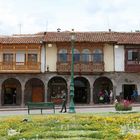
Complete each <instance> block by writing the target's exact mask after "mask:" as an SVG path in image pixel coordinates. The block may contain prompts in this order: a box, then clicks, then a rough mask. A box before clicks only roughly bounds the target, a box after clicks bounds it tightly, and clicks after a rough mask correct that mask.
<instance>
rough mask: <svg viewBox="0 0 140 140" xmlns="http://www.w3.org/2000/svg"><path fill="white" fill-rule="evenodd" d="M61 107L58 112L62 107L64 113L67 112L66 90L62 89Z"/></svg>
mask: <svg viewBox="0 0 140 140" xmlns="http://www.w3.org/2000/svg"><path fill="white" fill-rule="evenodd" d="M62 100H63V102H62V108H61V111H60V113H62V111H63V109H65V111H64V113H65V112H67V108H66V92H65V91H64V90H62Z"/></svg>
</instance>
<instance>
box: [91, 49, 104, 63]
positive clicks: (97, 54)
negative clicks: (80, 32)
mask: <svg viewBox="0 0 140 140" xmlns="http://www.w3.org/2000/svg"><path fill="white" fill-rule="evenodd" d="M102 61H103V54H102V51H101V50H100V49H96V50H94V52H93V62H94V63H101V62H102Z"/></svg>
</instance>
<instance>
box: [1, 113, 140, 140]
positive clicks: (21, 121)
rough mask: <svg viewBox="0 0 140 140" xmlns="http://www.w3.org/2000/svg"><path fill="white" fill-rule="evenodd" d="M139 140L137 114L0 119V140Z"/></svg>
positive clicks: (60, 115)
mask: <svg viewBox="0 0 140 140" xmlns="http://www.w3.org/2000/svg"><path fill="white" fill-rule="evenodd" d="M54 139H55V140H56V139H57V140H139V139H140V113H131V114H121V115H120V114H117V113H102V114H55V115H42V116H41V115H26V116H13V117H1V118H0V140H54Z"/></svg>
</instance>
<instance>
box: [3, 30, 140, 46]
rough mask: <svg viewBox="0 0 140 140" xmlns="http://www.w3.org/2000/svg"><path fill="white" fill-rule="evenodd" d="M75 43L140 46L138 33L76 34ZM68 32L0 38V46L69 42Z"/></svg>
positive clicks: (139, 33)
mask: <svg viewBox="0 0 140 140" xmlns="http://www.w3.org/2000/svg"><path fill="white" fill-rule="evenodd" d="M75 38H76V42H103V43H116V44H140V32H76V33H75ZM70 40H71V33H70V32H40V33H37V34H32V35H31V34H29V35H14V36H0V43H2V44H27V43H32V44H36V43H41V41H44V42H70Z"/></svg>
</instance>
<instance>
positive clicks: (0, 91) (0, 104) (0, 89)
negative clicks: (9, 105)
mask: <svg viewBox="0 0 140 140" xmlns="http://www.w3.org/2000/svg"><path fill="white" fill-rule="evenodd" d="M1 86H2V85H1V84H0V107H1V106H2V102H1V101H2V99H1V97H2V96H1V94H2V87H1Z"/></svg>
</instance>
